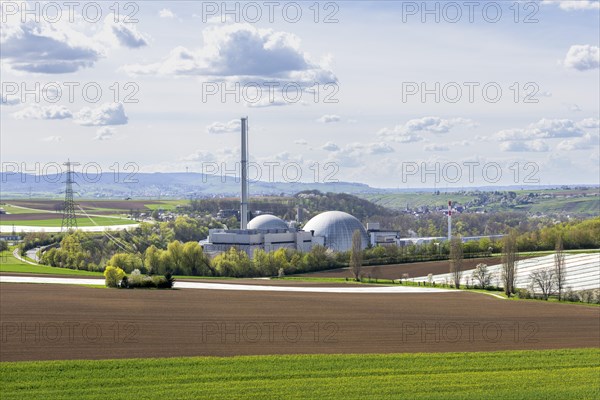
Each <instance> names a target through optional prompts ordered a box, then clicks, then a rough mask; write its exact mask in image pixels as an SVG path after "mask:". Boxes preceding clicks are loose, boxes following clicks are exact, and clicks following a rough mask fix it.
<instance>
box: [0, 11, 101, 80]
mask: <svg viewBox="0 0 600 400" xmlns="http://www.w3.org/2000/svg"><path fill="white" fill-rule="evenodd" d="M1 27H2V35H0V46H1V47H2V58H3V60H5V61H6V64H7V65H8V66H9V67H10V68H11V69H14V70H17V71H24V72H36V73H46V74H61V73H68V72H75V71H77V70H79V69H80V68H85V67H91V66H92V65H93V64H94V63H95V62H96V61H98V59H99V58H100V57H101V56H102V53H101V51H100V49H99V48H98V46H96V45H94V43H93V41H90V40H89V38H88V37H87V36H85V35H82V34H80V33H79V32H76V31H75V30H73V29H71V28H69V27H66V26H63V25H54V24H49V23H45V22H39V23H36V22H35V21H32V20H30V21H27V22H25V23H21V22H20V20H16V21H15V20H14V19H10V18H9V19H7V22H3V23H2V25H1Z"/></svg>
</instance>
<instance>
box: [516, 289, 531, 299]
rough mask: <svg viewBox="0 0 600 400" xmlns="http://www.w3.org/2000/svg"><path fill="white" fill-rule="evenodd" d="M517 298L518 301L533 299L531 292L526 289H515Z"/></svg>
mask: <svg viewBox="0 0 600 400" xmlns="http://www.w3.org/2000/svg"><path fill="white" fill-rule="evenodd" d="M516 294H517V297H518V298H519V299H531V298H533V296H532V294H531V292H530V291H529V290H527V289H517V293H516Z"/></svg>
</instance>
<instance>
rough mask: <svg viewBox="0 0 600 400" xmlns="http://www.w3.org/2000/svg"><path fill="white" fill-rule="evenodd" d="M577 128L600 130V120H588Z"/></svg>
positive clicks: (580, 123) (582, 121) (578, 124)
mask: <svg viewBox="0 0 600 400" xmlns="http://www.w3.org/2000/svg"><path fill="white" fill-rule="evenodd" d="M577 126H580V127H581V128H584V129H598V128H600V119H598V118H586V119H583V120H581V121H579V122H578V123H577Z"/></svg>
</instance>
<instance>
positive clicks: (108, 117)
mask: <svg viewBox="0 0 600 400" xmlns="http://www.w3.org/2000/svg"><path fill="white" fill-rule="evenodd" d="M73 117H74V118H75V119H74V122H75V123H76V124H79V125H83V126H105V125H125V124H127V121H128V120H129V118H128V117H127V115H125V108H124V107H123V104H122V103H105V104H103V105H101V106H100V107H98V108H93V109H92V108H89V107H85V108H82V109H81V111H79V112H78V113H76V114H75V115H74V116H73Z"/></svg>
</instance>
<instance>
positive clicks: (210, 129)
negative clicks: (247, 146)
mask: <svg viewBox="0 0 600 400" xmlns="http://www.w3.org/2000/svg"><path fill="white" fill-rule="evenodd" d="M240 129H241V122H240V120H239V119H232V120H231V121H229V122H213V123H212V124H210V125H208V126H207V127H206V132H207V133H210V134H217V135H218V134H222V133H231V132H240Z"/></svg>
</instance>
